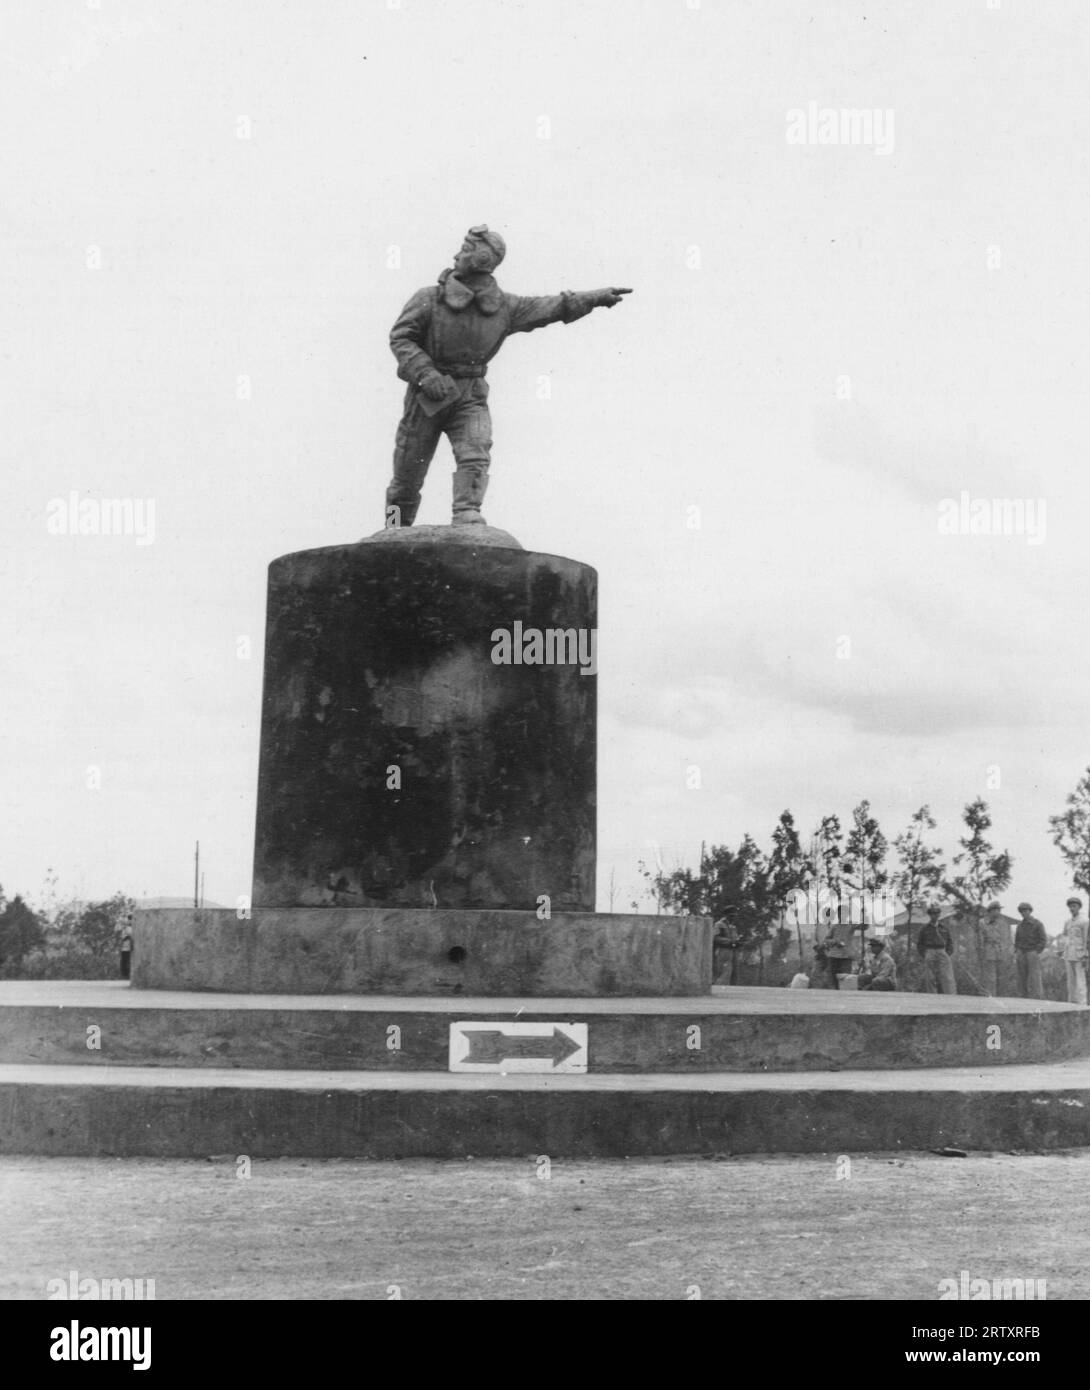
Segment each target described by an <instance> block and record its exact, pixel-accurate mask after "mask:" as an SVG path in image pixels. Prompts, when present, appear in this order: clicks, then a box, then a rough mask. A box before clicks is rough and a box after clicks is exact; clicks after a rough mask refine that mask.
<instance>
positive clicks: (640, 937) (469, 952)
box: [132, 908, 712, 998]
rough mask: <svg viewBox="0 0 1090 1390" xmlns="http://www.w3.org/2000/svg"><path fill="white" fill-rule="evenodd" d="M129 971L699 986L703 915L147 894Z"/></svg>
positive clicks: (262, 986)
mask: <svg viewBox="0 0 1090 1390" xmlns="http://www.w3.org/2000/svg"><path fill="white" fill-rule="evenodd" d="M133 932H134V948H133V968H132V978H133V984H134V985H136V986H137V987H139V988H142V989H188V990H196V989H214V990H229V991H237V992H239V993H254V992H256V993H260V994H432V995H454V994H482V995H506V996H510V995H521V994H525V995H530V996H533V997H543V996H555V995H570V996H572V997H580V998H586V997H588V996H591V997H600V996H606V997H608V996H618V995H644V996H647V995H695V994H704V993H706V992H707V991H708V990H709V989H710V987H711V971H712V923H711V920H710V918H706V917H650V916H644V915H640V914H633V915H628V916H626V915H624V914H622V913H589V912H588V913H555V912H554V913H553V915H552V918H551V920H549V921H538V919H537V917H536V916H535V914H534V913H532V912H488V911H456V910H439V909H436V910H433V911H428V910H417V911H412V910H409V909H405V908H399V909H392V910H382V909H377V908H255V909H254V911H253V916H252V918H251V919H250V920H239V918H238V916H237V914H236V913H234V912H231V911H225V910H224V911H206V912H196V911H193V910H192V909H178V908H153V909H149V910H145V911H142V912H137V913H136V915H135V920H134V925H133Z"/></svg>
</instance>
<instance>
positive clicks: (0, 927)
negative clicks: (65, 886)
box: [0, 870, 136, 980]
mask: <svg viewBox="0 0 1090 1390" xmlns="http://www.w3.org/2000/svg"><path fill="white" fill-rule="evenodd" d="M55 890H56V878H55V876H54V875H53V874H52V870H50V875H49V877H48V878H47V880H46V893H45V899H46V901H45V904H44V905H43V906H42V907H37V908H35V907H32V906H31V905H30V904H29V903H28V902H27V901H26V899H24V898H23V897H22V895H21V894H18V893H16V894H15V896H14V897H12V898H9V897H8V896H7V895H6V893H5V892H4V890H3V888H0V979H8V980H10V979H32V980H44V979H49V980H63V979H82V980H88V979H109V978H111V977H113V976H116V974H117V972H118V952H119V950H120V947H121V933H122V931H123V930H124V928H125V925H126V923H127V922H128V921H129V919H130V918H131V915H132V912H133V909H134V908H135V906H136V904H135V902H134V901H133V899H132V898H129V897H126V896H125V895H124V894H123V893H115V894H114V895H113V897H112V898H104V899H102V900H101V901H99V902H89V903H58V902H57V901H56V896H55Z"/></svg>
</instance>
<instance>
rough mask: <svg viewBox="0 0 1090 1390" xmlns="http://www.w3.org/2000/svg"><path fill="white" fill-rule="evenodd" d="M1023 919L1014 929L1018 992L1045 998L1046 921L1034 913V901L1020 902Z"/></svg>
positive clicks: (1031, 996)
mask: <svg viewBox="0 0 1090 1390" xmlns="http://www.w3.org/2000/svg"><path fill="white" fill-rule="evenodd" d="M1018 911H1019V912H1020V913H1021V916H1022V920H1021V921H1020V922H1019V923H1018V925H1017V926H1016V927H1015V929H1014V964H1015V967H1016V968H1017V971H1018V993H1019V994H1020V995H1021V997H1022V998H1023V999H1043V998H1044V997H1045V991H1044V986H1043V984H1042V983H1041V952H1042V951H1043V950H1044V949H1045V947H1046V946H1047V945H1048V933H1047V932H1046V931H1045V927H1044V923H1043V922H1038V920H1037V918H1036V917H1034V915H1033V904H1032V903H1019V904H1018Z"/></svg>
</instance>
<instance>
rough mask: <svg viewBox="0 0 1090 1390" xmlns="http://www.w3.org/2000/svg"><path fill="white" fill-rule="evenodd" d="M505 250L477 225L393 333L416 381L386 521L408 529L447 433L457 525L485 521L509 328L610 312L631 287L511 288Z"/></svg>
mask: <svg viewBox="0 0 1090 1390" xmlns="http://www.w3.org/2000/svg"><path fill="white" fill-rule="evenodd" d="M506 252H507V248H506V246H505V245H504V241H503V238H502V237H501V236H500V235H499V233H498V232H491V231H489V229H488V228H487V226H484V225H483V224H482V225H481V226H479V227H470V229H469V231H468V232H467V233H466V236H465V240H464V241H463V243H462V249H461V250H460V251H459V252H458V254H457V256H455V258H454V266H453V268H452V269H450V270H444V271H443V272H442V274H441V275H440V276H439V281H438V284H435V285H429V286H428V287H427V288H425V289H422V290H417V292H416V294H414V295H413V297H412V299H410V300H409V302H408V304H406V305H405V307H404V309H402V311H401V314H400V316H399V318H398V320H397V322H396V323H395V324H394V326H393V328H392V330H391V332H390V348H391V350H392V351H393V354H394V356H395V357H396V358H397V363H398V365H397V374H398V376H399V377H400V378H401V379H402V381H407V382H408V383H409V389H408V391H407V392H406V394H405V413H404V415H403V416H402V418H401V424H400V425H399V426H398V430H397V441H396V443H395V445H394V476H393V479H392V481H391V483H390V486H389V487H388V488H387V489H386V525H387V526H388V527H395V526H411V525H412V524H413V522H414V521H415V519H416V513H417V509H418V508H419V506H420V489H421V487H422V486H423V483H424V478H425V476H426V475H427V471H428V465H429V464H430V463H431V461H432V458H433V456H434V454H435V450H436V447H437V445H438V443H439V437H440V435H443V434H445V435H446V436H447V438H448V439H449V440H450V445H451V448H452V449H453V451H454V459H455V463H456V465H457V471H456V472H455V474H454V516H453V522H454V524H456V525H464V524H467V523H473V522H476V523H483V522H484V517H483V516H481V502H482V500H483V498H484V493H485V488H486V487H487V486H488V465H489V462H490V460H491V449H492V420H491V417H490V415H489V413H488V386H487V383H486V382H485V372H486V371H487V369H488V363H489V362H490V361H491V359H492V358H493V357H495V355H496V353H497V352H499V350H500V347H501V346H502V344H503V341H504V339H505V338H506V337H507V336H508V334H510V333H530V332H532V331H533V330H534V329H535V328H544V327H545V326H546V324H550V323H574V322H575V320H576V319H581V318H583V317H584V315H586V314H589V313H590V312H591V310H592V309H597V308H602V307H604V308H610V309H611V308H612V307H613V306H614V305H615V304H619V303H620V302H621V296H622V295H625V294H631V293H632V291H631V290H628V289H614V288H609V289H604V290H586V291H582V292H579V293H573V292H571V291H569V290H565V291H564V292H563V293H562V294H554V295H546V296H544V297H532V296H531V297H525V296H522V295H517V294H505V293H504V291H503V290H501V289H500V287H499V286H498V285H497V284H496V281H495V280H494V279H493V276H492V272H493V271H494V270H495V269H496V267H497V266H498V265H499V264H500V262H501V261H502V260H503V258H504V256H505V255H506Z"/></svg>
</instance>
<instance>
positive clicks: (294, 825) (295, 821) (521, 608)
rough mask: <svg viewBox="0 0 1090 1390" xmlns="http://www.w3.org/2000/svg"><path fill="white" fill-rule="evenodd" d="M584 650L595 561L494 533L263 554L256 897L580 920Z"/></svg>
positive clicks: (480, 530)
mask: <svg viewBox="0 0 1090 1390" xmlns="http://www.w3.org/2000/svg"><path fill="white" fill-rule="evenodd" d="M497 536H498V537H499V538H500V539H499V541H498V542H497V539H496V538H497ZM596 658H597V576H596V574H595V571H594V570H593V569H591V568H590V567H589V566H588V565H582V564H579V563H577V562H576V561H574V560H565V559H562V558H561V557H559V556H556V555H541V554H535V553H532V552H528V551H525V550H522V549H520V548H518V542H517V541H515V540H514V539H513V538H511V537H508V536H505V535H504V533H497V532H495V531H493V530H492V528H484V527H473V526H465V527H421V528H412V529H411V530H406V531H403V532H386V533H380V534H379V536H378V537H375V538H373V539H372V540H370V541H364V542H361V543H359V544H358V545H343V546H330V547H327V548H324V549H321V550H307V551H300V552H299V553H297V554H294V555H285V556H283V557H282V558H281V559H279V560H275V561H274V562H273V563H272V565H270V567H269V590H268V618H267V631H266V646H265V686H264V699H263V709H262V721H261V764H260V772H259V777H258V795H257V833H256V841H255V846H256V847H255V854H254V893H253V901H254V905H255V906H258V907H298V906H319V905H326V906H338V907H405V908H419V907H440V908H444V907H447V908H509V909H516V908H517V909H526V908H534V907H536V906H537V904H538V903H539V900H540V899H541V898H543V897H547V898H548V899H549V904H550V907H551V909H552V910H556V911H585V912H587V911H593V909H594V865H595V723H596V703H597V702H596V687H597V678H596V674H595V673H596V671H597V665H596Z"/></svg>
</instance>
